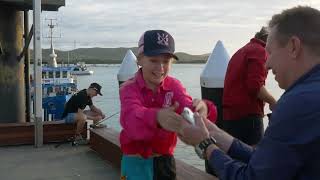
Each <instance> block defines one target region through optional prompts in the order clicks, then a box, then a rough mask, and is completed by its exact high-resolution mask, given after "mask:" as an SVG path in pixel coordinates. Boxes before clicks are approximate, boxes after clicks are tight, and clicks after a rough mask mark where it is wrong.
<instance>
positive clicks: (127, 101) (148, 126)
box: [120, 86, 159, 141]
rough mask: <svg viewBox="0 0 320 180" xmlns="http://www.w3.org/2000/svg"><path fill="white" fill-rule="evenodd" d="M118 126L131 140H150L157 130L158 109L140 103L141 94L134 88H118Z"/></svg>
mask: <svg viewBox="0 0 320 180" xmlns="http://www.w3.org/2000/svg"><path fill="white" fill-rule="evenodd" d="M120 103H121V113H120V124H121V125H122V127H123V128H124V129H125V130H126V131H127V133H128V134H129V135H130V138H132V139H133V140H137V141H140V140H142V141H143V140H150V139H152V137H153V136H154V134H155V132H156V131H155V130H156V129H158V123H157V112H158V110H159V109H158V108H148V107H146V106H145V105H144V104H143V103H142V97H141V93H139V92H138V90H137V89H135V88H132V87H131V88H130V89H129V88H128V87H125V86H124V87H121V88H120Z"/></svg>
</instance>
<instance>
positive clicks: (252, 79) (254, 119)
mask: <svg viewBox="0 0 320 180" xmlns="http://www.w3.org/2000/svg"><path fill="white" fill-rule="evenodd" d="M267 37H268V32H267V30H266V28H265V27H262V28H261V30H260V31H259V32H257V33H256V34H255V37H254V38H252V39H251V40H250V42H249V43H248V44H246V45H245V46H244V47H242V48H241V49H239V50H238V51H237V52H236V53H235V54H234V55H233V56H232V58H231V60H230V62H229V64H228V69H227V72H226V77H225V81H224V90H223V119H224V123H223V127H224V129H225V130H226V131H227V132H228V133H230V134H231V135H232V136H234V137H236V138H238V139H240V140H242V141H243V142H245V143H247V144H249V145H255V144H257V143H258V142H259V140H260V139H261V137H262V135H263V131H264V129H263V116H264V110H263V109H264V103H265V102H267V103H268V104H269V107H270V110H272V108H273V106H274V105H275V104H276V100H275V99H274V98H273V97H272V95H270V93H269V92H268V91H267V90H266V88H265V80H266V78H267V70H266V67H265V63H266V60H267V52H266V50H265V45H266V40H267Z"/></svg>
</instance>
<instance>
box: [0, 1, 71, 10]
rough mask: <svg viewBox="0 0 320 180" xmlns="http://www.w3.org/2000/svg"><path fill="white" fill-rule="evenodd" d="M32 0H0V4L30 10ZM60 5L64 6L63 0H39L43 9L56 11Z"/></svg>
mask: <svg viewBox="0 0 320 180" xmlns="http://www.w3.org/2000/svg"><path fill="white" fill-rule="evenodd" d="M32 3H33V0H0V6H10V7H15V8H16V9H18V10H32V9H33V7H32ZM61 6H65V0H41V8H42V10H43V11H58V9H59V8H60V7H61Z"/></svg>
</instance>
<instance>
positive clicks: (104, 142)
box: [90, 128, 217, 180]
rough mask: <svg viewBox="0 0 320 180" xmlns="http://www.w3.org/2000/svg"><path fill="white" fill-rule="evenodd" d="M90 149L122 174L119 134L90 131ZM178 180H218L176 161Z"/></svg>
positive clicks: (113, 131) (102, 130)
mask: <svg viewBox="0 0 320 180" xmlns="http://www.w3.org/2000/svg"><path fill="white" fill-rule="evenodd" d="M90 147H91V148H92V149H93V150H95V151H96V152H97V153H98V154H100V155H101V156H102V158H103V159H104V160H106V161H108V162H109V163H110V164H111V165H113V166H114V167H116V168H117V169H118V170H119V172H120V164H121V156H122V153H121V150H120V143H119V133H118V132H117V131H115V130H113V129H111V128H100V129H90ZM176 168H177V178H178V180H189V179H190V180H198V179H199V180H200V179H201V180H217V178H216V177H214V176H212V175H209V174H207V173H205V172H204V171H201V170H199V169H197V168H195V167H193V166H191V165H188V164H186V163H184V162H182V161H180V160H178V159H176Z"/></svg>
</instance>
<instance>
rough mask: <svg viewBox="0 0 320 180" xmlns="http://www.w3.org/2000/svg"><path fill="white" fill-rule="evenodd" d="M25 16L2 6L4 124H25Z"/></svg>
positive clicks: (0, 85)
mask: <svg viewBox="0 0 320 180" xmlns="http://www.w3.org/2000/svg"><path fill="white" fill-rule="evenodd" d="M22 16H23V13H22V12H21V11H18V10H17V9H15V8H13V7H6V6H4V5H0V46H1V49H2V50H1V53H0V101H1V103H0V123H15V122H25V86H24V73H23V70H24V68H23V67H24V64H23V61H20V62H19V61H18V60H17V56H18V55H19V53H20V52H21V51H22V45H23V17H22Z"/></svg>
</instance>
